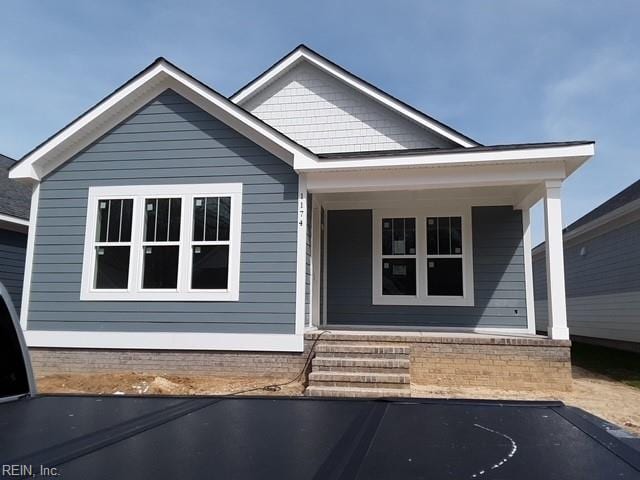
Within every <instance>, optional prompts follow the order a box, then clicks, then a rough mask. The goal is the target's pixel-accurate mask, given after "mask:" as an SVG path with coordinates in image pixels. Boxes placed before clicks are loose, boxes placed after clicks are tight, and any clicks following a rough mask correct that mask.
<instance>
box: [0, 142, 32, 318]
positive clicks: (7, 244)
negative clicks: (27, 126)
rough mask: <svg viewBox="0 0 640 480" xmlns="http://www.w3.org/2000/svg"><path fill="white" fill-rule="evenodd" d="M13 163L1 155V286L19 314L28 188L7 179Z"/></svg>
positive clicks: (24, 252)
mask: <svg viewBox="0 0 640 480" xmlns="http://www.w3.org/2000/svg"><path fill="white" fill-rule="evenodd" d="M14 162H15V161H14V160H13V159H11V158H9V157H7V156H5V155H0V283H2V284H3V285H4V286H5V288H6V289H7V291H8V292H9V295H10V296H11V301H12V302H13V304H14V306H15V308H16V311H18V312H19V311H20V306H21V302H22V284H23V281H24V265H25V255H26V250H27V231H28V230H29V227H28V225H29V205H30V203H31V195H30V192H29V188H27V187H25V186H23V185H21V184H19V183H18V182H16V181H15V180H10V179H9V178H8V174H9V168H11V167H12V166H13V164H14Z"/></svg>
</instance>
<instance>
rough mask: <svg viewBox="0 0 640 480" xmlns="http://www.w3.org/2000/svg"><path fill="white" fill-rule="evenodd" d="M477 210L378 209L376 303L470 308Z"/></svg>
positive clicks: (375, 255)
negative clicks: (473, 227) (474, 214)
mask: <svg viewBox="0 0 640 480" xmlns="http://www.w3.org/2000/svg"><path fill="white" fill-rule="evenodd" d="M471 240H472V239H471V209H470V208H469V207H460V208H456V209H441V210H440V211H438V209H428V208H407V209H401V208H397V209H376V210H374V213H373V260H372V261H373V269H372V271H373V279H372V282H373V304H374V305H446V306H453V305H459V306H470V305H473V304H474V298H473V258H472V243H471Z"/></svg>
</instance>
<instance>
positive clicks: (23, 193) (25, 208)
mask: <svg viewBox="0 0 640 480" xmlns="http://www.w3.org/2000/svg"><path fill="white" fill-rule="evenodd" d="M14 164H15V160H13V159H11V158H9V157H7V156H5V155H2V154H0V214H2V215H9V216H11V217H18V218H22V219H24V220H29V207H30V205H31V189H30V188H29V187H27V186H25V185H22V184H21V183H18V182H16V181H15V180H11V179H9V168H11V167H12V166H13V165H14Z"/></svg>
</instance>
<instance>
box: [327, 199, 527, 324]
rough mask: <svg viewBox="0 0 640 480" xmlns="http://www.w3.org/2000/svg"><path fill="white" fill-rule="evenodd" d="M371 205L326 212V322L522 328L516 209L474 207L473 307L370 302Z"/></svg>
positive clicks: (520, 247) (522, 292)
mask: <svg viewBox="0 0 640 480" xmlns="http://www.w3.org/2000/svg"><path fill="white" fill-rule="evenodd" d="M371 215H372V213H371V210H346V211H329V213H328V224H327V236H328V239H327V242H328V243H327V323H328V324H329V326H331V325H363V326H366V325H385V326H398V327H405V326H406V327H466V328H474V327H509V328H526V326H527V309H526V298H525V279H524V256H523V244H522V237H523V236H522V214H521V212H520V211H517V210H513V208H511V207H474V208H473V210H472V215H473V219H472V223H473V225H472V228H473V262H474V264H473V269H474V289H475V306H473V307H439V306H397V305H373V304H372V265H371V263H372V262H371V259H372V233H371V226H372V217H371Z"/></svg>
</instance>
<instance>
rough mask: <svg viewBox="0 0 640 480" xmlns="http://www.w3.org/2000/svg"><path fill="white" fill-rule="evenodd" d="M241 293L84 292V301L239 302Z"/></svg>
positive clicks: (215, 291)
mask: <svg viewBox="0 0 640 480" xmlns="http://www.w3.org/2000/svg"><path fill="white" fill-rule="evenodd" d="M239 299H240V293H239V292H237V291H219V290H211V291H197V292H176V291H152V292H142V291H141V292H122V291H121V292H114V291H111V292H98V291H90V292H82V293H81V294H80V300H82V301H101V302H237V301H238V300H239Z"/></svg>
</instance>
